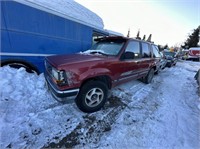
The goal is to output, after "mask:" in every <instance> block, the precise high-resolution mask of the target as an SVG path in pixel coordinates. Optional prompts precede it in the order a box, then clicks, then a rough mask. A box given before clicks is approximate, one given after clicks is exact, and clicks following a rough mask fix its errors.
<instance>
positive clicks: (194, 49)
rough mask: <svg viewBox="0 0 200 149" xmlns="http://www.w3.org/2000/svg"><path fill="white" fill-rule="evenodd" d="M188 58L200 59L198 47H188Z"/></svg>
mask: <svg viewBox="0 0 200 149" xmlns="http://www.w3.org/2000/svg"><path fill="white" fill-rule="evenodd" d="M188 59H190V60H196V61H200V47H191V48H189V52H188Z"/></svg>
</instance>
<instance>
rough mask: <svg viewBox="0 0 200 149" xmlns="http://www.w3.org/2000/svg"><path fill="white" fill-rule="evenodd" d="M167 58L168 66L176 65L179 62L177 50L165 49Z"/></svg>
mask: <svg viewBox="0 0 200 149" xmlns="http://www.w3.org/2000/svg"><path fill="white" fill-rule="evenodd" d="M163 54H164V56H165V58H166V60H167V64H166V66H167V67H171V66H175V65H176V63H177V57H176V53H175V52H170V51H164V52H163Z"/></svg>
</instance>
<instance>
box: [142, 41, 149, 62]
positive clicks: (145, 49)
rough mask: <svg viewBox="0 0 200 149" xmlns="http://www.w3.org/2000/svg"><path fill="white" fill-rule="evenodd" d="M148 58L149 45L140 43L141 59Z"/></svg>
mask: <svg viewBox="0 0 200 149" xmlns="http://www.w3.org/2000/svg"><path fill="white" fill-rule="evenodd" d="M149 57H151V52H150V49H149V45H148V44H147V43H144V42H142V58H149Z"/></svg>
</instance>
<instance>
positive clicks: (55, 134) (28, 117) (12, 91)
mask: <svg viewBox="0 0 200 149" xmlns="http://www.w3.org/2000/svg"><path fill="white" fill-rule="evenodd" d="M0 79H1V81H0V95H1V99H0V113H1V117H0V132H1V138H0V148H6V147H11V148H24V147H28V148H41V147H43V146H44V145H45V144H46V143H48V142H57V141H58V140H60V138H63V137H65V136H66V135H67V134H68V133H70V132H71V131H72V130H73V129H74V128H75V127H76V126H77V125H78V124H79V121H80V119H81V117H80V116H81V114H77V113H79V112H77V111H78V110H77V109H74V106H73V104H70V105H69V104H66V105H64V106H63V105H62V104H60V103H58V102H57V101H55V100H54V99H52V97H51V95H50V94H49V93H48V91H47V89H46V86H45V80H44V76H43V74H41V75H40V76H37V75H36V74H29V73H27V72H26V71H25V69H24V68H20V69H18V70H17V69H13V68H10V67H8V66H7V67H0ZM68 113H70V115H69V114H68ZM77 115H79V116H77Z"/></svg>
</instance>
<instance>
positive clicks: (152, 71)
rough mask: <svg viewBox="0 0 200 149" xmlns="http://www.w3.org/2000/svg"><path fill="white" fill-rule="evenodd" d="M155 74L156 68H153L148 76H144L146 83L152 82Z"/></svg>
mask: <svg viewBox="0 0 200 149" xmlns="http://www.w3.org/2000/svg"><path fill="white" fill-rule="evenodd" d="M153 76H154V69H153V68H151V69H150V70H149V72H148V74H147V76H146V77H145V78H144V83H146V84H149V83H151V81H152V79H153Z"/></svg>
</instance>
